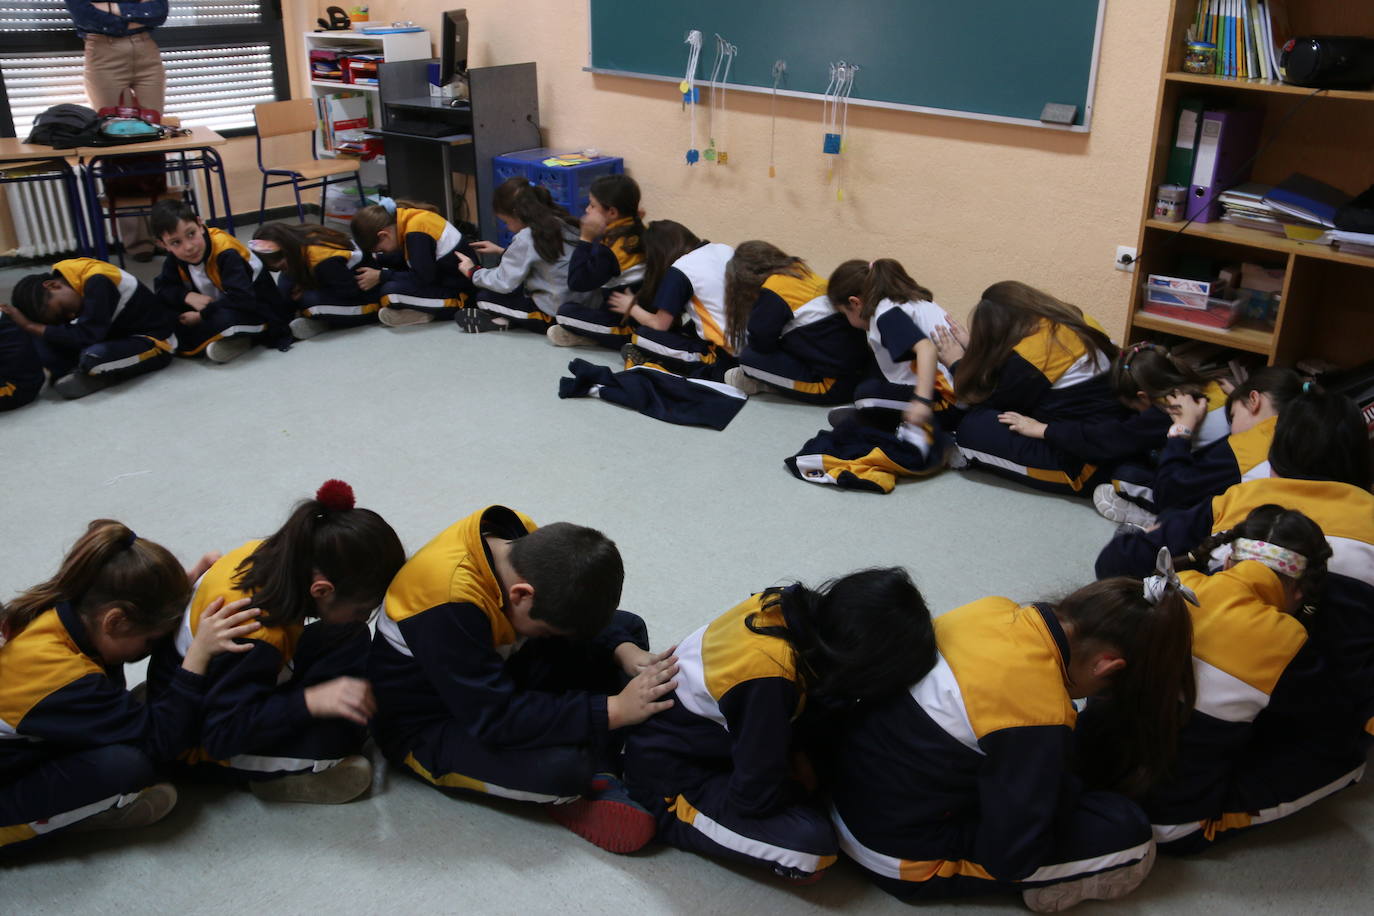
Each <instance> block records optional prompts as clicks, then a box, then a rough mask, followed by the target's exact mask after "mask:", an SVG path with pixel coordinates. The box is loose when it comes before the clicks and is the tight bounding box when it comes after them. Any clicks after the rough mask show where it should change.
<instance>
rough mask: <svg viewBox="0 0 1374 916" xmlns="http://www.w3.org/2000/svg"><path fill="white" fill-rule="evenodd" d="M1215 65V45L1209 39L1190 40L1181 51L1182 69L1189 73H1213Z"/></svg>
mask: <svg viewBox="0 0 1374 916" xmlns="http://www.w3.org/2000/svg"><path fill="white" fill-rule="evenodd" d="M1216 67H1217V46H1216V45H1214V44H1212V43H1211V42H1210V41H1190V42H1188V44H1187V47H1186V50H1185V51H1184V52H1183V69H1184V70H1186V71H1188V72H1189V73H1203V74H1206V73H1214V72H1216Z"/></svg>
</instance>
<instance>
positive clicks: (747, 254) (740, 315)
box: [725, 239, 811, 352]
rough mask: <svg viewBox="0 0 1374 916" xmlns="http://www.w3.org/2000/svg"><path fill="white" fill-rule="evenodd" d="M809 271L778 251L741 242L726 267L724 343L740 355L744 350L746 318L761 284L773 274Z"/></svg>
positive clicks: (768, 245)
mask: <svg viewBox="0 0 1374 916" xmlns="http://www.w3.org/2000/svg"><path fill="white" fill-rule="evenodd" d="M809 273H811V268H809V267H807V266H806V262H805V261H803V260H802V259H801V258H794V257H792V256H791V255H789V254H786V253H785V252H783V250H782V249H781V248H779V247H778V246H776V245H773V244H771V243H769V242H761V241H759V240H757V239H755V240H754V241H750V242H740V244H739V246H738V247H737V248H735V253H734V254H733V255H732V256H731V258H730V260H729V261H727V262H726V264H725V341H726V343H727V344H729V346H730V349H732V350H734V351H735V352H739V351H740V350H741V349H743V347H744V337H745V331H746V330H747V329H748V326H749V314H750V313H751V312H753V311H754V303H756V302H757V301H758V298H759V293H760V292H761V291H762V290H763V284H764V281H766V280H767V279H768V278H769V277H771V276H773V275H774V274H786V275H787V276H789V277H797V278H801V277H805V276H806V275H807V274H809Z"/></svg>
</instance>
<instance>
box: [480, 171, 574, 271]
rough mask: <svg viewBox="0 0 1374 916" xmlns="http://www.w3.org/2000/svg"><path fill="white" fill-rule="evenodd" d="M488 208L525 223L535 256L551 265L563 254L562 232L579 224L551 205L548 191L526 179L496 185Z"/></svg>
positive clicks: (513, 179) (508, 180)
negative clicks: (531, 238)
mask: <svg viewBox="0 0 1374 916" xmlns="http://www.w3.org/2000/svg"><path fill="white" fill-rule="evenodd" d="M491 209H492V210H493V211H495V212H496V213H498V214H500V213H504V214H505V215H507V216H513V217H515V218H516V219H518V220H520V222H522V223H524V224H525V225H526V226H527V227H528V228H529V230H530V235H532V236H533V237H534V251H535V253H536V254H538V255H539V257H540V258H541V259H543V260H545V261H548V262H550V263H552V262H554V261H557V260H558V259H559V258H560V257H561V256H562V255H563V245H564V244H565V242H564V237H563V236H564V231H565V229H567V228H573V229H576V228H577V227H578V225H579V223H578V221H577V220H576V219H575V218H574V217H573V215H572V214H571V213H569V212H568V211H567V210H565V209H563V208H562V207H561V206H559V205H558V204H556V203H554V200H553V195H552V194H550V193H549V189H548V188H546V187H544V186H543V185H537V184H532V183H531V182H530V180H529V179H528V178H520V177H515V178H507V179H506V180H505V181H503V182H501V183H500V184H499V185H497V186H496V190H495V191H493V192H492V195H491Z"/></svg>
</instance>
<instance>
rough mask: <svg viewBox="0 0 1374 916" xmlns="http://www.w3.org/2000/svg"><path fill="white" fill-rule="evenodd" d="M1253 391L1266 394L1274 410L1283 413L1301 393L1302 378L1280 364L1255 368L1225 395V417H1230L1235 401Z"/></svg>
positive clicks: (1246, 396)
mask: <svg viewBox="0 0 1374 916" xmlns="http://www.w3.org/2000/svg"><path fill="white" fill-rule="evenodd" d="M1255 393H1258V394H1267V395H1268V396H1269V402H1270V403H1271V404H1273V405H1274V412H1275V413H1283V409H1284V407H1285V406H1287V404H1288V403H1289V402H1290V401H1292V400H1293V399H1294V398H1295V397H1297V396H1298V395H1299V394H1301V393H1302V378H1301V377H1300V376H1299V375H1298V374H1297V373H1296V372H1294V371H1293V370H1292V369H1284V368H1282V367H1280V366H1265V367H1264V368H1263V369H1256V370H1255V371H1254V372H1251V373H1250V375H1249V377H1248V378H1246V380H1245V381H1244V382H1241V383H1240V384H1239V385H1237V386H1236V387H1234V388H1232V389H1231V393H1230V394H1229V395H1227V396H1226V419H1228V420H1230V419H1231V416H1232V410H1233V408H1234V407H1235V405H1236V402H1237V401H1244V400H1245V399H1247V398H1249V397H1250V395H1251V394H1255Z"/></svg>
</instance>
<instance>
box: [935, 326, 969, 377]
mask: <svg viewBox="0 0 1374 916" xmlns="http://www.w3.org/2000/svg"><path fill="white" fill-rule="evenodd" d="M956 328H957V329H958V330H957V331H956V330H955V329H956ZM960 332H962V334H963V339H962V340H961V339H960V336H959V334H960ZM967 345H968V331H965V330H964V329H963V328H960V327H959V325H958V324H957V323H955V321H954V319H953V318H951V319H950V325H949V327H946V326H945V325H939V326H937V327H936V328H935V355H936V357H937V358H938V359H939V360H940V362H942V363H944V364H945V365H946V366H952V365H954V364H955V363H957V362H958V361H959V360H961V359H963V358H964V348H965V347H966V346H967Z"/></svg>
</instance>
